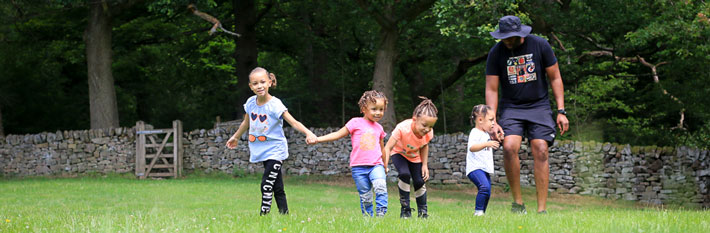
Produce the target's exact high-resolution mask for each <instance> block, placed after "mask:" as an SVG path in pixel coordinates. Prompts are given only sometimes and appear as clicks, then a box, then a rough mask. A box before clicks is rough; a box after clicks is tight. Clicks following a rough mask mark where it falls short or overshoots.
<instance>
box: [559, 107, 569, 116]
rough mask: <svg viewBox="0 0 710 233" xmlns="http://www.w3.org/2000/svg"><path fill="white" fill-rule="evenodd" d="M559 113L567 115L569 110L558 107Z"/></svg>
mask: <svg viewBox="0 0 710 233" xmlns="http://www.w3.org/2000/svg"><path fill="white" fill-rule="evenodd" d="M557 114H562V115H565V116H566V115H567V111H565V109H564V108H560V109H557Z"/></svg>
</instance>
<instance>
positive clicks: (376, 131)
mask: <svg viewBox="0 0 710 233" xmlns="http://www.w3.org/2000/svg"><path fill="white" fill-rule="evenodd" d="M358 105H360V112H362V114H363V117H355V118H353V119H350V121H348V123H347V124H345V127H343V128H341V129H340V130H338V131H336V132H332V133H330V134H328V135H325V136H321V137H318V138H317V140H316V142H315V143H318V142H330V141H335V140H338V139H341V138H344V137H345V136H348V135H350V136H351V139H352V146H353V150H352V152H350V169H351V172H352V176H353V180H354V181H355V187H356V188H357V191H358V193H359V194H360V209H361V210H362V214H363V215H366V216H373V210H372V200H373V198H372V196H373V195H372V190H374V191H375V203H376V207H375V211H374V214H375V215H376V216H384V215H385V213H387V182H385V179H386V178H387V175H386V173H385V168H384V163H383V162H382V157H383V156H382V155H383V153H384V152H383V151H382V148H384V143H385V141H384V140H385V139H384V138H385V135H386V133H385V131H384V129H383V128H382V125H380V124H379V123H377V121H379V120H380V119H382V116H383V115H384V113H385V109H387V97H385V95H384V94H382V92H379V91H374V90H373V91H366V92H365V93H364V94H363V95H362V97H360V101H359V102H358Z"/></svg>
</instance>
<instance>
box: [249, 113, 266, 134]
mask: <svg viewBox="0 0 710 233" xmlns="http://www.w3.org/2000/svg"><path fill="white" fill-rule="evenodd" d="M250 117H251V121H252V122H253V123H252V126H254V127H252V126H249V132H250V133H254V134H266V131H267V130H268V129H269V121H268V118H269V117H268V115H266V114H256V113H253V112H252V113H251V114H250ZM260 141H263V140H260Z"/></svg>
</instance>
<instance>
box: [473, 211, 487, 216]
mask: <svg viewBox="0 0 710 233" xmlns="http://www.w3.org/2000/svg"><path fill="white" fill-rule="evenodd" d="M483 214H484V213H483V210H476V212H474V213H473V216H483Z"/></svg>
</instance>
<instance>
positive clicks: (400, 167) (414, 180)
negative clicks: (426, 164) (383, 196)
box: [392, 154, 426, 208]
mask: <svg viewBox="0 0 710 233" xmlns="http://www.w3.org/2000/svg"><path fill="white" fill-rule="evenodd" d="M392 163H393V164H394V167H395V168H396V169H397V172H398V173H399V175H398V176H397V178H399V181H400V184H399V185H398V186H399V198H400V203H401V204H402V205H403V206H404V205H406V206H407V208H409V192H410V191H411V189H410V185H411V186H414V196H415V197H416V199H417V206H419V207H420V208H421V207H424V206H426V187H424V178H423V177H422V163H412V162H409V160H407V159H405V158H404V157H402V155H400V154H395V155H393V156H392ZM410 179H411V182H410Z"/></svg>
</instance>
